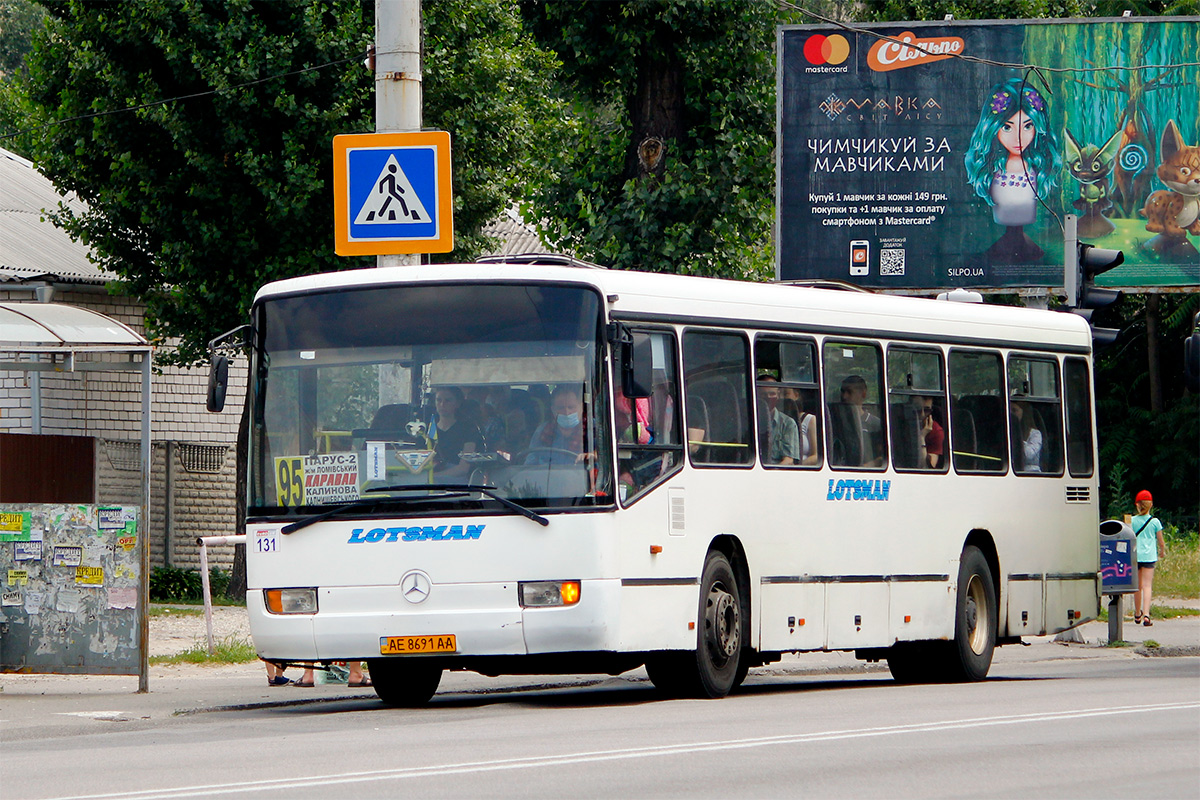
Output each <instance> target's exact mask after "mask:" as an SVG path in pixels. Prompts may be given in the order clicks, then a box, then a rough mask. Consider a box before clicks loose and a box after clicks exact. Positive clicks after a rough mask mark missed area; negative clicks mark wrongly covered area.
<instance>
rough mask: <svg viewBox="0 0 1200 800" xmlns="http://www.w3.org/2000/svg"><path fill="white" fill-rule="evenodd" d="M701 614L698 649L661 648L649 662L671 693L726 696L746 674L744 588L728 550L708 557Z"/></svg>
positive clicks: (654, 680) (650, 670) (654, 679)
mask: <svg viewBox="0 0 1200 800" xmlns="http://www.w3.org/2000/svg"><path fill="white" fill-rule="evenodd" d="M698 617H699V619H698V622H697V626H696V627H697V628H698V630H697V632H696V650H695V652H692V651H690V650H685V651H677V652H663V653H658V654H655V655H653V656H652V657H651V658H649V659H648V660H647V662H646V672H647V673H648V674H649V675H650V681H651V682H652V683H653V684H654V686H655V687H656V688H657V689H659V691H662V692H664V693H665V694H667V695H669V696H673V697H679V696H684V697H700V698H717V697H724V696H725V695H727V694H729V692H730V691H732V690H733V688H734V687H735V686H737V684H738V682H739V681H740V679H741V678H742V677H744V675H745V673H744V672H742V671H740V670H739V665H740V664H741V661H742V659H743V658H744V655H743V653H742V646H743V644H744V642H743V636H742V633H743V631H742V627H743V626H742V599H741V592H740V590H739V589H738V584H737V578H736V577H735V576H734V574H733V567H732V566H730V564H729V559H727V558H726V557H725V555H724V554H723V553H719V552H717V551H713V552H711V553H709V554H708V558H706V559H705V561H704V571H703V572H702V573H701V576H700V608H699V610H698Z"/></svg>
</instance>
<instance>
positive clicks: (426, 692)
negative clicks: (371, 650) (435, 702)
mask: <svg viewBox="0 0 1200 800" xmlns="http://www.w3.org/2000/svg"><path fill="white" fill-rule="evenodd" d="M367 670H368V671H369V672H370V673H371V683H372V685H374V687H375V694H377V695H379V699H380V700H382V701H383V702H384V704H385V705H389V706H395V707H397V708H418V707H420V706H423V705H425V704H426V703H428V702H429V698H431V697H433V695H434V692H436V691H437V688H438V684H439V683H441V682H442V668H441V667H440V666H438V665H436V664H432V663H430V662H428V661H425V660H423V659H419V658H418V659H410V658H370V659H367Z"/></svg>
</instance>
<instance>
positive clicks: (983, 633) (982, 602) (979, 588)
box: [964, 575, 991, 656]
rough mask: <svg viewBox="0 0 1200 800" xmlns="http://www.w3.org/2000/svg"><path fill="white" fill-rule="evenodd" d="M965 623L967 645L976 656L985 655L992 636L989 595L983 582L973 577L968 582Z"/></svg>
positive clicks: (977, 577)
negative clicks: (989, 617) (988, 603)
mask: <svg viewBox="0 0 1200 800" xmlns="http://www.w3.org/2000/svg"><path fill="white" fill-rule="evenodd" d="M965 612H966V613H965V619H964V622H965V623H966V626H967V643H968V644H969V645H970V646H971V652H973V653H974V654H975V655H977V656H978V655H983V653H984V651H985V650H986V649H987V643H988V638H989V636H990V635H991V631H990V627H991V620H989V619H988V605H987V595H986V594H985V590H984V588H983V580H982V579H981V578H980V577H979V576H978V575H972V576H971V579H970V581H968V582H967V602H966V609H965Z"/></svg>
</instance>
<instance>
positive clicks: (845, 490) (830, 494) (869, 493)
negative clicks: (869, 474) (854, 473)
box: [825, 478, 892, 502]
mask: <svg viewBox="0 0 1200 800" xmlns="http://www.w3.org/2000/svg"><path fill="white" fill-rule="evenodd" d="M891 490H892V482H891V481H885V480H840V481H838V482H837V483H836V484H834V482H833V479H832V478H830V479H829V489H828V491H827V493H826V495H825V499H826V500H880V501H884V502H886V501H887V499H888V496H889V495H890V493H891Z"/></svg>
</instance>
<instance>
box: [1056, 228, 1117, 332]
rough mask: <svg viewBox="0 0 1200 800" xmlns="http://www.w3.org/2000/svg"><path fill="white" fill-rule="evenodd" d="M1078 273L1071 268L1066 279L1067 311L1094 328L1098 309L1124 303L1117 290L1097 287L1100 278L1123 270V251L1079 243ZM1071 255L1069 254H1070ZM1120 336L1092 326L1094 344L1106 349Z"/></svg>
mask: <svg viewBox="0 0 1200 800" xmlns="http://www.w3.org/2000/svg"><path fill="white" fill-rule="evenodd" d="M1075 249H1076V257H1075V264H1074V265H1071V266H1074V269H1071V268H1070V266H1068V269H1067V275H1066V278H1067V280H1066V284H1067V285H1066V289H1067V303H1066V305H1067V308H1068V309H1069V310H1070V311H1071V313H1072V314H1078V315H1079V316H1081V317H1083V318H1084V319H1085V320H1087V323H1088V324H1089V325H1092V314H1093V312H1094V311H1095V310H1096V309H1097V308H1105V307H1106V306H1110V305H1112V304H1113V303H1115V302H1117V301H1118V300H1120V299H1121V292H1120V291H1118V290H1116V289H1100V288H1098V287H1097V286H1096V284H1095V278H1096V276H1097V275H1099V274H1101V273H1103V272H1108V271H1109V270H1110V269H1113V268H1114V267H1119V266H1120V265H1121V264H1122V262H1124V261H1125V254H1124V253H1122V252H1121V251H1120V250H1105V249H1104V248H1103V247H1096V246H1095V245H1090V244H1084V243H1083V242H1077V243H1076V248H1075ZM1068 252H1069V251H1068ZM1119 333H1120V331H1119V330H1117V329H1115V328H1097V327H1096V326H1095V325H1092V344H1093V345H1095V346H1096V347H1105V346H1107V345H1110V344H1112V343H1113V342H1114V341H1116V339H1117V335H1118V334H1119Z"/></svg>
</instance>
